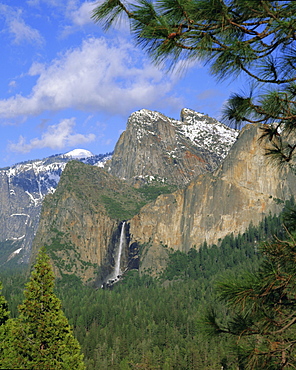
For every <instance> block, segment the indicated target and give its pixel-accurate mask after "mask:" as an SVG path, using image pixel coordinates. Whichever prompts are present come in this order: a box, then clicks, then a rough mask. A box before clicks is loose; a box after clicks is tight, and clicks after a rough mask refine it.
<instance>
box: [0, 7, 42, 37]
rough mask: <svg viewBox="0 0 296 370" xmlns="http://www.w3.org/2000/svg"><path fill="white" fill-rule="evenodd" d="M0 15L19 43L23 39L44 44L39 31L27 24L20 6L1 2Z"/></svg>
mask: <svg viewBox="0 0 296 370" xmlns="http://www.w3.org/2000/svg"><path fill="white" fill-rule="evenodd" d="M0 15H1V16H2V17H4V19H5V24H6V30H7V31H8V32H9V33H10V34H11V35H13V37H14V42H16V43H18V44H19V43H21V42H23V41H26V42H30V43H34V44H36V43H37V44H42V43H43V42H44V39H43V37H42V36H41V34H40V33H39V31H38V30H36V29H35V28H33V27H31V26H30V25H28V24H26V22H25V21H24V19H23V14H22V10H21V9H20V8H16V7H11V6H8V5H5V4H3V3H0Z"/></svg>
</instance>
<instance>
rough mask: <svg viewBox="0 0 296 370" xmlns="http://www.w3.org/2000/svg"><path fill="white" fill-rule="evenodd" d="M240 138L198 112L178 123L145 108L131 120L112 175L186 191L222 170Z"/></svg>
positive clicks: (184, 113) (183, 116)
mask: <svg viewBox="0 0 296 370" xmlns="http://www.w3.org/2000/svg"><path fill="white" fill-rule="evenodd" d="M237 135H238V131H237V130H234V129H231V128H229V127H226V126H225V125H223V124H221V123H220V122H218V121H216V120H214V119H213V118H210V117H208V116H206V115H203V114H201V113H197V112H194V111H193V110H189V109H183V110H182V112H181V120H175V119H172V118H169V117H166V116H165V115H163V114H161V113H159V112H155V111H149V110H147V109H142V110H140V111H137V112H134V113H132V114H131V116H130V117H129V119H128V123H127V128H126V131H124V132H123V133H122V135H121V137H120V139H119V141H118V142H117V144H116V147H115V150H114V154H113V157H112V160H111V163H110V165H109V172H110V173H111V174H112V175H114V176H116V177H119V178H121V179H125V180H126V181H128V182H129V183H134V184H135V183H137V184H140V185H141V184H146V183H149V182H151V181H152V180H159V181H162V182H166V183H169V184H174V185H177V186H184V185H185V184H187V183H188V182H189V181H190V180H191V179H192V178H194V177H196V176H198V175H199V174H201V173H204V172H208V171H213V170H214V169H215V168H217V166H218V165H219V164H220V163H221V161H222V159H223V158H224V157H225V156H226V154H227V153H228V151H229V149H230V148H231V146H232V145H233V143H234V142H235V140H236V137H237Z"/></svg>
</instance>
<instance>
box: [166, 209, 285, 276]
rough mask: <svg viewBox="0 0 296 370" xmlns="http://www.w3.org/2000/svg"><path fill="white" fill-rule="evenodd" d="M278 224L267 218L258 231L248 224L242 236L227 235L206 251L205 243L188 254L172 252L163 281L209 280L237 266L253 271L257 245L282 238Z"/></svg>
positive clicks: (277, 219) (256, 260) (275, 218)
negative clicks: (201, 278)
mask: <svg viewBox="0 0 296 370" xmlns="http://www.w3.org/2000/svg"><path fill="white" fill-rule="evenodd" d="M289 204H290V203H289ZM287 207H289V206H288V205H287ZM281 223H282V221H281V217H278V216H271V215H270V216H268V217H266V218H265V219H264V220H263V221H262V222H261V223H260V224H259V226H258V227H254V225H253V224H250V226H249V228H248V229H247V230H246V231H245V232H244V233H243V234H242V235H241V234H239V235H238V236H236V237H234V236H233V234H230V235H227V236H226V237H225V238H224V239H223V240H221V241H220V243H219V245H218V246H217V245H212V246H209V247H208V246H207V244H206V243H204V244H203V245H202V246H201V247H200V248H199V249H198V250H196V249H191V250H190V251H189V252H188V254H186V253H183V252H180V251H176V252H171V253H170V255H169V263H168V266H167V268H166V269H165V271H164V273H163V276H162V279H168V280H173V279H180V278H181V279H198V278H200V277H203V278H209V277H211V276H213V275H215V274H217V273H218V272H220V273H222V272H224V271H225V270H229V269H232V270H235V269H236V266H237V265H239V266H240V268H242V265H243V266H244V267H249V268H251V267H252V268H255V267H256V266H258V264H259V262H260V260H261V253H259V250H260V243H261V242H262V241H266V240H268V239H271V238H273V236H274V235H277V236H278V237H283V235H284V230H283V228H282V227H281Z"/></svg>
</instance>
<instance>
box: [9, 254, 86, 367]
mask: <svg viewBox="0 0 296 370" xmlns="http://www.w3.org/2000/svg"><path fill="white" fill-rule="evenodd" d="M24 295H25V299H24V301H23V303H22V304H21V305H20V306H19V312H20V315H19V317H18V319H16V320H15V321H10V322H9V326H8V329H9V330H8V334H9V335H8V336H7V340H6V343H5V346H4V347H5V348H4V359H3V361H2V362H3V364H2V366H5V367H2V368H6V367H7V368H12V369H38V370H39V369H40V370H43V369H54V370H57V369H69V370H72V369H79V370H83V369H85V366H84V363H83V356H82V354H81V351H80V345H79V343H78V341H77V340H76V339H75V338H74V336H73V334H72V329H71V327H70V326H69V324H68V321H67V318H66V317H65V315H64V313H63V311H62V308H61V302H60V300H59V299H58V298H57V297H56V295H55V294H54V275H53V271H52V268H51V265H50V261H49V257H48V256H47V254H46V253H45V250H44V249H41V250H40V252H39V254H38V256H37V261H36V264H35V266H34V269H33V271H32V273H31V278H30V281H29V283H28V284H27V285H26V289H25V291H24Z"/></svg>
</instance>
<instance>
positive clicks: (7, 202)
mask: <svg viewBox="0 0 296 370" xmlns="http://www.w3.org/2000/svg"><path fill="white" fill-rule="evenodd" d="M77 154H79V158H77ZM108 158H110V156H109V155H93V154H92V153H90V152H88V151H83V150H81V149H79V150H78V151H77V152H76V151H72V152H69V153H66V154H61V155H55V156H51V157H48V158H45V159H42V160H33V161H27V162H22V163H18V164H16V165H14V166H12V167H8V168H2V169H0V263H1V264H3V263H5V262H7V261H10V260H12V259H13V260H15V259H16V258H13V257H17V260H18V262H28V260H29V258H30V250H31V245H32V241H33V238H34V236H35V234H36V230H37V227H38V222H39V216H40V211H41V206H42V202H43V200H44V197H45V196H46V195H47V194H51V193H53V192H54V191H55V189H56V187H57V184H58V182H59V179H60V176H61V174H62V172H63V170H64V168H65V166H66V164H67V163H68V162H69V161H71V160H72V159H79V160H80V161H82V162H84V163H89V164H93V165H103V162H104V161H105V160H106V159H108Z"/></svg>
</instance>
